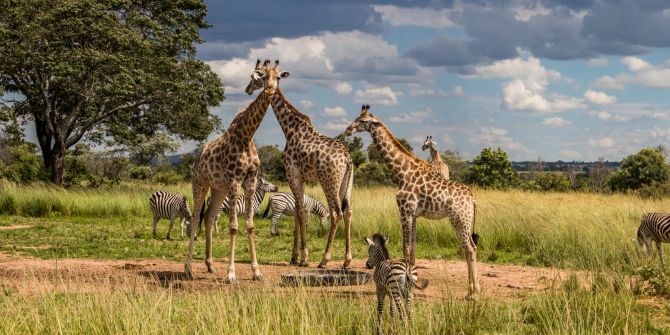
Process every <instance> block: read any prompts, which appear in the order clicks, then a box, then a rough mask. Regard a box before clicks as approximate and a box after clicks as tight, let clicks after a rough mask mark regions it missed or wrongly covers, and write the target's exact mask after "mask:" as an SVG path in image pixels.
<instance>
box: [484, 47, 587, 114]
mask: <svg viewBox="0 0 670 335" xmlns="http://www.w3.org/2000/svg"><path fill="white" fill-rule="evenodd" d="M474 77H476V78H485V79H486V78H505V79H510V81H508V82H505V83H503V85H502V89H501V94H502V107H503V108H505V109H507V110H527V111H532V112H539V113H551V112H560V111H564V110H570V109H579V108H583V107H584V104H583V102H582V101H581V100H580V99H577V98H573V97H566V96H562V95H559V94H553V95H551V96H549V97H545V94H544V93H545V89H546V88H547V86H548V85H549V83H550V82H551V81H557V80H560V79H562V77H561V74H560V73H558V72H556V71H553V70H547V69H546V68H545V67H544V66H542V64H541V63H540V60H539V59H537V58H534V57H529V58H528V59H527V60H524V59H522V58H515V59H507V60H502V61H497V62H495V63H493V64H490V65H484V66H479V67H476V68H475V75H474Z"/></svg>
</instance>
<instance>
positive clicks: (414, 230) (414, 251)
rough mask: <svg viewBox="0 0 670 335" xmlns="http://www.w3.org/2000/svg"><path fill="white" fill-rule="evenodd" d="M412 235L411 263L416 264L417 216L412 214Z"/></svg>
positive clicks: (410, 243)
mask: <svg viewBox="0 0 670 335" xmlns="http://www.w3.org/2000/svg"><path fill="white" fill-rule="evenodd" d="M411 227H412V228H411V230H410V232H411V234H412V235H411V236H410V242H409V245H410V255H409V259H410V264H411V265H412V266H414V264H416V216H414V215H412V225H411Z"/></svg>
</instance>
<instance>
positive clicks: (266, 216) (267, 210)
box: [261, 201, 270, 219]
mask: <svg viewBox="0 0 670 335" xmlns="http://www.w3.org/2000/svg"><path fill="white" fill-rule="evenodd" d="M269 216H270V202H269V201H268V207H265V211H264V212H263V215H261V217H262V218H264V219H267V218H268V217H269Z"/></svg>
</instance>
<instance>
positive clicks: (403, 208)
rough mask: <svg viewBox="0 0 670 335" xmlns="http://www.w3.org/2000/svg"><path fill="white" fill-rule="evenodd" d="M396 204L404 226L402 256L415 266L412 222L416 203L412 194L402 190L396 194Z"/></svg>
mask: <svg viewBox="0 0 670 335" xmlns="http://www.w3.org/2000/svg"><path fill="white" fill-rule="evenodd" d="M396 203H397V204H398V209H400V224H401V225H402V256H403V258H404V259H405V260H406V261H408V262H410V265H412V266H414V263H413V260H412V251H411V246H412V245H411V243H412V237H411V235H412V222H413V221H414V213H415V212H416V201H414V199H413V194H412V193H411V192H407V191H403V190H400V191H398V193H396Z"/></svg>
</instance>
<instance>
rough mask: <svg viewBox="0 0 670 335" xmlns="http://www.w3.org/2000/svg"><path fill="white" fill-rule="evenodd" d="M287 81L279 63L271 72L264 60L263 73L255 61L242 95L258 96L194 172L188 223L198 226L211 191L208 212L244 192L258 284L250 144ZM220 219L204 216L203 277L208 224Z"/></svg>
mask: <svg viewBox="0 0 670 335" xmlns="http://www.w3.org/2000/svg"><path fill="white" fill-rule="evenodd" d="M287 76H288V72H281V73H280V72H279V61H276V62H275V66H274V68H271V67H270V61H269V60H266V61H265V63H264V64H263V67H261V66H260V60H259V61H257V62H256V67H255V69H254V72H253V73H252V75H251V80H250V82H249V84H248V85H247V88H246V90H245V92H246V93H247V94H249V95H251V94H252V93H253V92H254V91H256V90H257V89H260V88H263V92H262V93H261V94H259V95H258V97H257V98H256V99H255V100H254V101H253V102H252V103H251V104H250V105H249V106H248V107H247V108H246V109H244V110H243V111H241V112H239V113H237V115H235V118H234V119H233V121H232V122H231V123H230V126H229V127H228V129H227V130H226V131H225V132H224V133H223V135H221V136H220V137H219V138H217V139H216V140H214V141H212V142H210V143H207V144H206V145H205V146H204V148H203V149H202V153H201V154H200V156H199V157H198V160H197V161H196V162H195V164H194V166H193V181H192V189H193V204H194V212H195V213H194V214H195V215H194V216H193V220H192V222H199V220H200V217H199V216H200V211H201V209H202V206H203V205H204V202H205V196H206V195H207V192H208V191H209V190H210V189H211V193H212V195H211V200H210V205H211V206H210V207H209V208H215V209H218V208H220V207H221V203H222V202H223V201H224V199H226V197H227V196H228V195H231V196H235V195H236V194H237V191H238V189H239V188H240V186H243V187H244V192H245V208H246V213H245V223H246V228H247V236H248V239H249V254H250V256H251V267H252V269H253V273H254V275H253V279H254V280H260V279H261V278H262V276H261V271H260V268H259V266H258V262H257V261H256V247H255V244H254V231H253V228H254V221H253V215H254V213H253V206H252V200H253V195H254V191H255V189H256V178H257V175H258V167H259V165H260V160H259V159H258V154H257V152H256V147H255V145H254V143H253V141H252V138H253V136H254V133H255V132H256V130H257V129H258V127H259V125H260V124H261V121H262V120H263V117H264V116H265V113H266V112H267V109H268V106H269V104H270V97H271V96H272V95H273V94H274V93H275V92H276V90H277V85H278V84H279V79H280V78H285V77H287ZM235 207H236V206H233V207H232V208H231V209H230V213H229V215H230V223H229V228H230V258H229V259H228V262H229V263H228V276H227V281H228V282H229V283H235V281H236V277H235V235H236V233H237V209H236V208H235ZM218 213H219V211H218V210H207V213H206V214H205V215H206V221H205V236H206V247H205V264H206V265H207V271H208V272H213V269H212V224H213V223H214V220H215V218H216V216H217V214H218ZM194 238H195V233H192V234H190V241H189V245H188V255H187V257H186V264H185V266H184V270H185V273H186V276H187V277H188V278H193V272H192V268H191V260H192V255H193V243H194Z"/></svg>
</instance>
